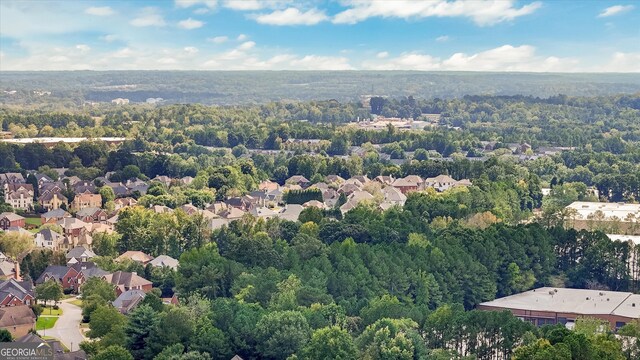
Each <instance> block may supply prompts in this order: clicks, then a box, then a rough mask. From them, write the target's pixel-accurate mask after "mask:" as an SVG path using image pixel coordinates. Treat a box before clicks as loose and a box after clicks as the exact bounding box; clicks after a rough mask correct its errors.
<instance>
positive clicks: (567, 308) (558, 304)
mask: <svg viewBox="0 0 640 360" xmlns="http://www.w3.org/2000/svg"><path fill="white" fill-rule="evenodd" d="M480 306H485V307H495V308H505V309H517V310H530V311H547V312H560V313H570V314H579V315H606V314H610V315H619V316H625V317H629V318H640V295H634V294H632V293H630V292H621V291H605V290H586V289H568V288H553V287H542V288H538V289H533V290H529V291H526V292H523V293H520V294H515V295H511V296H506V297H503V298H500V299H495V300H493V301H487V302H484V303H481V304H480Z"/></svg>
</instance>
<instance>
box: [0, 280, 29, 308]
mask: <svg viewBox="0 0 640 360" xmlns="http://www.w3.org/2000/svg"><path fill="white" fill-rule="evenodd" d="M34 302H35V295H34V293H33V285H32V284H31V281H16V280H15V279H9V280H4V281H2V282H0V308H3V307H7V306H18V305H31V304H33V303H34Z"/></svg>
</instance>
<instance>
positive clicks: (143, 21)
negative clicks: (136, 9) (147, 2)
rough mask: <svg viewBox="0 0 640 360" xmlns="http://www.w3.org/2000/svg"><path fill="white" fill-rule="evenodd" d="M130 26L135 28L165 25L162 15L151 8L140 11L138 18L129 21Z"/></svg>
mask: <svg viewBox="0 0 640 360" xmlns="http://www.w3.org/2000/svg"><path fill="white" fill-rule="evenodd" d="M130 24H131V25H133V26H136V27H146V26H165V25H167V23H166V22H165V21H164V18H163V17H162V15H160V14H159V13H158V10H157V9H156V8H153V7H147V8H144V9H142V12H141V14H140V16H138V17H137V18H135V19H133V20H131V22H130Z"/></svg>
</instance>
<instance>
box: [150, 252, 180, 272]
mask: <svg viewBox="0 0 640 360" xmlns="http://www.w3.org/2000/svg"><path fill="white" fill-rule="evenodd" d="M149 264H151V265H152V266H155V267H168V268H171V269H173V270H177V269H178V260H176V259H174V258H172V257H171V256H168V255H159V256H158V257H156V258H155V259H153V260H151V261H149Z"/></svg>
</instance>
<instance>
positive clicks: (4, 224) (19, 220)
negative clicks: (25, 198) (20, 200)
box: [0, 212, 25, 230]
mask: <svg viewBox="0 0 640 360" xmlns="http://www.w3.org/2000/svg"><path fill="white" fill-rule="evenodd" d="M24 224H25V223H24V218H23V217H22V216H20V215H18V214H14V213H10V212H5V213H2V214H0V229H2V230H7V229H9V228H11V227H21V228H22V227H24Z"/></svg>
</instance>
